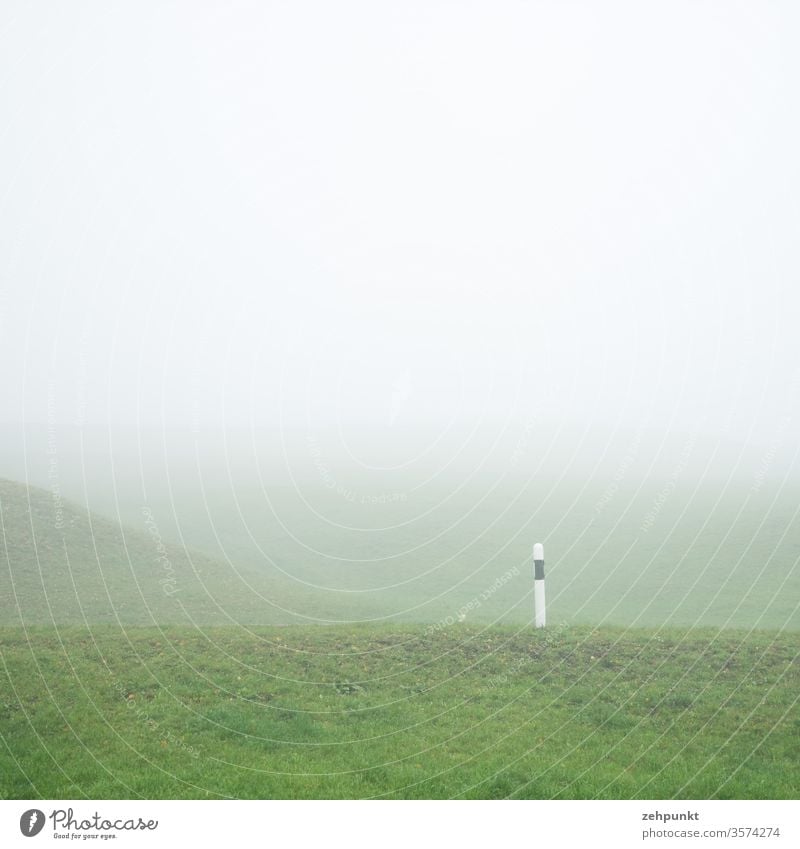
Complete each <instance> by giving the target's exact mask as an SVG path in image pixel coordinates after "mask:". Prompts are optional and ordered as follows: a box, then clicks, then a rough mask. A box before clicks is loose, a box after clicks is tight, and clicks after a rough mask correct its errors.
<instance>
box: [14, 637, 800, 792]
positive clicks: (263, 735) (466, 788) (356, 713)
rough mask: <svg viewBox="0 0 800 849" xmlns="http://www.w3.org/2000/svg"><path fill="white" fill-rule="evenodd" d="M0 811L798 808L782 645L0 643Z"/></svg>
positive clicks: (729, 641) (797, 733) (605, 641)
mask: <svg viewBox="0 0 800 849" xmlns="http://www.w3.org/2000/svg"><path fill="white" fill-rule="evenodd" d="M0 649H2V666H1V667H0V729H1V730H2V746H0V794H1V795H2V796H3V797H5V798H83V797H87V798H129V797H133V798H135V797H139V796H141V797H147V798H228V797H237V798H242V797H245V798H278V797H279V798H287V797H288V798H362V797H388V798H440V797H446V798H451V797H466V798H476V797H477V798H506V797H513V798H633V797H639V798H684V799H693V798H700V799H705V798H797V796H798V793H799V792H800V718H799V717H798V710H797V704H798V694H799V693H800V675H799V674H798V664H797V656H798V652H799V651H800V635H798V634H797V633H794V632H792V633H789V632H785V633H774V632H751V633H746V632H739V631H735V630H726V631H712V630H702V631H700V630H691V631H678V630H661V631H659V630H649V631H645V630H614V629H590V628H581V627H569V626H566V625H561V626H559V625H554V626H553V627H551V628H549V629H548V630H547V631H545V632H534V631H532V630H530V629H525V630H523V631H518V630H515V629H512V628H509V627H493V628H488V629H480V628H477V627H474V626H469V625H458V626H454V627H449V628H442V629H435V628H430V627H428V628H426V627H424V626H394V627H364V626H362V627H345V626H342V627H335V628H323V627H299V626H289V627H272V628H264V627H259V628H256V629H252V630H247V629H244V628H238V629H237V628H207V629H204V630H200V629H191V628H179V627H170V628H166V629H158V628H129V629H126V630H123V629H119V628H116V627H114V626H101V627H94V628H91V629H83V628H75V627H72V628H67V629H60V630H55V629H48V628H34V629H32V630H28V631H27V632H26V631H24V630H23V629H21V628H5V629H1V630H0Z"/></svg>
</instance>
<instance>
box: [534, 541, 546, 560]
mask: <svg viewBox="0 0 800 849" xmlns="http://www.w3.org/2000/svg"><path fill="white" fill-rule="evenodd" d="M533 559H534V560H544V546H543V545H542V544H541V543H540V542H537V543H534V546H533Z"/></svg>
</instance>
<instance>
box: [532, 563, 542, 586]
mask: <svg viewBox="0 0 800 849" xmlns="http://www.w3.org/2000/svg"><path fill="white" fill-rule="evenodd" d="M533 578H534V580H535V581H543V580H544V560H534V561H533Z"/></svg>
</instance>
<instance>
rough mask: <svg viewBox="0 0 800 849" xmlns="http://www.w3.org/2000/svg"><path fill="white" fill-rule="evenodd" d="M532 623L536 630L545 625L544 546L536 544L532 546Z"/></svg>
mask: <svg viewBox="0 0 800 849" xmlns="http://www.w3.org/2000/svg"><path fill="white" fill-rule="evenodd" d="M533 605H534V613H533V623H534V625H535V626H536V627H537V628H544V626H545V625H546V624H547V613H546V609H545V599H544V546H543V545H542V544H541V543H540V542H537V543H536V544H535V545H534V546H533Z"/></svg>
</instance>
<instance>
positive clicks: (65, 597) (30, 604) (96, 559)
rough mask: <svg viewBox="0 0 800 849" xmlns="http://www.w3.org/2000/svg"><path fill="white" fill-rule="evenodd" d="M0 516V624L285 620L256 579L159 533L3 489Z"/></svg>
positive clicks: (29, 491)
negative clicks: (0, 515) (176, 543)
mask: <svg viewBox="0 0 800 849" xmlns="http://www.w3.org/2000/svg"><path fill="white" fill-rule="evenodd" d="M0 508H1V511H2V527H1V528H0V624H5V625H20V624H25V625H38V624H52V623H57V624H84V623H86V622H88V623H91V624H98V623H115V622H119V623H122V624H128V625H131V624H133V625H146V624H153V623H155V622H158V623H165V622H169V623H174V624H179V623H183V624H189V623H191V622H196V623H203V624H229V623H230V622H231V621H238V617H244V618H245V619H246V620H247V621H250V622H261V623H269V622H275V621H286V619H287V617H286V615H285V614H283V613H282V612H280V611H278V610H277V608H275V607H273V606H271V605H270V603H269V601H268V600H269V599H270V598H274V597H275V593H274V592H273V590H272V587H271V586H270V584H269V583H268V582H267V581H265V580H263V579H262V578H260V576H258V575H254V574H252V573H248V572H244V573H243V574H242V575H239V574H237V572H236V570H234V568H233V567H230V566H227V565H225V564H223V563H219V562H217V561H215V560H213V559H212V558H210V557H208V556H206V555H203V554H198V553H197V552H193V551H191V550H188V549H185V548H182V547H180V546H177V545H171V544H169V543H168V542H162V541H161V539H160V532H159V530H158V528H157V527H152V526H151V527H152V531H136V530H131V529H129V528H124V527H122V526H120V525H118V524H116V523H115V522H112V521H110V520H108V519H105V518H102V517H99V516H97V515H93V514H90V513H87V512H86V511H85V510H82V509H81V508H80V507H77V506H75V505H73V504H71V503H70V502H67V501H64V502H61V503H57V502H56V501H55V500H54V498H53V496H52V495H51V494H50V493H48V492H45V491H44V490H41V489H37V488H35V487H27V486H24V485H22V484H18V483H13V482H11V481H4V480H0ZM245 582H247V583H249V584H250V585H251V586H252V587H253V588H254V590H255V592H253V591H251V590H250V589H249V588H248V586H247V584H246V583H245ZM231 616H233V619H232V618H231Z"/></svg>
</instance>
